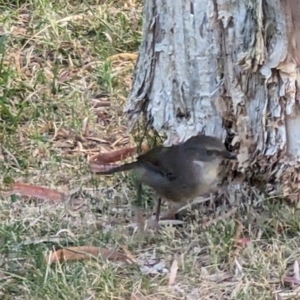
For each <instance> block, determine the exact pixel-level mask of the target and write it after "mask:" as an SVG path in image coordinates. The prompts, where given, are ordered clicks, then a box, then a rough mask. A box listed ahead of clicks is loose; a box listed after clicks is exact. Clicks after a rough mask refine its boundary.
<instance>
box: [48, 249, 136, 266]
mask: <svg viewBox="0 0 300 300" xmlns="http://www.w3.org/2000/svg"><path fill="white" fill-rule="evenodd" d="M99 255H101V256H102V258H104V259H108V260H111V261H119V262H124V263H134V261H133V260H132V259H130V258H129V257H128V256H126V255H124V254H122V253H121V252H118V251H114V250H110V249H107V248H98V247H93V246H81V247H69V248H65V249H59V250H57V251H54V252H53V251H51V253H50V254H49V255H47V256H46V257H45V262H46V263H50V264H51V263H54V262H62V261H73V260H76V261H77V260H84V259H88V258H91V257H98V256H99Z"/></svg>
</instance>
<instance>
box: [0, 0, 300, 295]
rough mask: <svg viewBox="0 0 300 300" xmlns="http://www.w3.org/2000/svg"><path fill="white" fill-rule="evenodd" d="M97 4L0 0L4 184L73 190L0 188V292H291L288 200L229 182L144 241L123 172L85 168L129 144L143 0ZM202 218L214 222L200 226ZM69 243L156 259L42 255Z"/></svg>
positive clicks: (294, 273) (295, 242) (293, 212)
mask: <svg viewBox="0 0 300 300" xmlns="http://www.w3.org/2000/svg"><path fill="white" fill-rule="evenodd" d="M99 3H100V4H99ZM99 3H97V1H49V0H44V1H36V0H29V1H19V2H11V1H7V2H3V1H0V12H1V13H0V24H2V25H0V51H1V52H0V121H1V131H0V142H1V145H2V147H1V152H0V179H1V182H2V187H3V188H4V187H5V185H6V183H9V182H11V181H15V182H23V183H32V184H36V185H41V186H45V187H50V188H55V189H57V190H60V191H63V192H68V191H72V190H73V189H74V188H77V190H76V191H75V192H74V193H73V195H72V198H71V201H70V202H69V203H68V204H63V203H58V204H51V203H49V202H38V201H36V200H32V199H31V200H30V199H26V198H24V197H20V196H17V195H12V196H5V194H4V193H3V194H2V196H1V203H0V206H1V207H0V220H1V223H0V257H1V260H0V295H1V299H190V300H192V299H299V297H300V296H299V295H298V294H297V293H298V291H299V288H298V286H299V280H300V278H299V276H300V274H299V270H298V265H297V261H298V260H299V257H300V251H299V244H300V237H299V224H300V214H299V213H298V211H297V209H296V208H291V207H287V206H286V205H285V204H282V203H281V202H280V201H278V200H274V199H273V200H272V199H263V198H261V197H259V196H257V195H249V194H246V195H243V193H241V191H237V192H236V195H235V196H234V197H233V194H231V197H229V200H230V201H229V200H228V201H226V202H225V203H223V204H222V205H219V206H216V207H215V208H214V209H212V208H211V207H208V206H205V205H203V204H202V206H200V209H199V210H194V211H193V212H192V213H190V214H188V215H187V216H186V219H185V221H186V222H185V224H183V225H181V226H177V227H176V226H166V227H163V228H162V230H161V231H160V233H156V234H154V233H151V232H150V233H149V234H148V235H147V236H146V237H144V239H140V238H139V236H138V235H137V234H135V233H132V231H130V229H129V228H128V227H126V226H127V225H128V222H130V221H131V220H132V216H131V209H130V203H131V201H132V199H133V198H134V197H135V193H134V189H133V185H132V184H131V181H130V180H129V181H128V180H127V179H126V177H125V176H124V175H118V176H114V177H113V178H112V177H109V178H108V177H105V178H99V177H98V178H93V179H90V178H89V177H88V176H87V175H90V172H89V170H88V167H87V157H88V156H89V155H92V154H94V153H97V152H99V151H109V150H110V149H115V148H122V147H124V146H125V145H129V144H132V138H131V137H130V136H128V135H127V133H126V127H125V124H126V122H125V121H126V120H124V116H123V115H122V107H123V105H124V102H125V101H126V97H127V94H128V91H129V90H130V87H131V75H132V71H133V67H134V63H135V61H134V58H135V54H136V52H137V50H138V45H139V42H140V38H141V4H140V3H139V2H138V1H134V0H131V1H130V0H128V1H106V2H105V1H99ZM121 53H123V55H117V54H121ZM146 197H150V198H151V194H149V195H148V194H147V195H146ZM241 203H243V205H241ZM233 208H235V211H234V213H233V214H231V215H230V216H229V217H227V218H225V219H224V218H222V217H220V216H222V215H224V213H225V214H226V213H227V214H228V212H229V213H230V212H232V209H233ZM218 217H219V219H218ZM204 218H206V219H207V221H209V220H211V219H212V218H216V219H217V220H219V221H217V222H215V223H212V222H209V223H210V225H209V226H208V227H207V228H204V227H203V226H202V223H203V219H204ZM57 233H59V237H60V239H59V240H57V238H54V236H55V235H56V234H57ZM244 237H246V238H249V239H250V242H248V243H247V244H246V245H244V246H243V245H240V243H239V242H240V241H241V239H242V238H244ZM45 240H48V241H46V242H45ZM69 245H73V246H74V245H75V246H76V245H78V246H79V245H93V246H99V247H107V248H110V249H115V250H119V249H121V247H122V246H124V245H125V246H126V248H127V249H129V251H130V252H131V253H132V255H133V256H134V257H135V258H136V259H138V260H139V261H142V262H146V261H148V262H149V260H156V261H157V262H159V263H158V264H154V267H153V269H152V270H151V269H150V273H147V272H146V271H145V268H138V267H133V266H124V265H122V264H117V263H112V262H106V261H105V260H103V259H101V258H99V259H98V260H90V261H87V260H86V261H80V262H67V263H63V264H56V265H53V266H48V265H47V264H45V262H44V260H43V259H44V255H45V252H47V251H48V250H51V249H52V248H53V247H54V246H55V247H57V246H69ZM174 261H175V263H174ZM172 262H173V263H174V266H175V268H174V270H173V271H172V276H174V278H173V281H174V284H172V285H171V286H168V282H169V277H168V274H167V273H165V272H164V270H165V271H170V269H171V265H172ZM176 263H177V264H178V270H177V273H176V271H175V270H176ZM175 275H176V276H175ZM285 276H289V277H293V281H294V282H295V285H292V284H289V283H286V281H288V279H286V278H285ZM297 295H298V296H297Z"/></svg>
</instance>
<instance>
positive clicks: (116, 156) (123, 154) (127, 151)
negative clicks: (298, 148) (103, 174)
mask: <svg viewBox="0 0 300 300" xmlns="http://www.w3.org/2000/svg"><path fill="white" fill-rule="evenodd" d="M136 150H137V149H136V147H131V148H124V149H120V150H116V151H111V152H106V153H98V154H96V155H93V156H92V157H91V158H90V163H95V164H96V163H98V164H109V163H113V162H116V161H120V160H123V159H125V158H127V157H129V156H133V155H134V154H136Z"/></svg>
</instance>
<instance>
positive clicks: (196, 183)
mask: <svg viewBox="0 0 300 300" xmlns="http://www.w3.org/2000/svg"><path fill="white" fill-rule="evenodd" d="M235 158H236V155H235V154H233V153H231V152H229V151H227V150H226V148H225V146H224V145H223V143H222V141H221V140H219V139H217V138H215V137H211V136H206V135H197V136H193V137H191V138H189V139H188V140H187V141H185V142H184V143H181V144H178V145H174V146H170V147H163V146H158V147H155V148H153V149H151V150H149V151H148V152H146V153H145V154H142V155H140V156H139V157H138V158H137V160H136V161H135V162H132V163H127V164H124V165H121V166H118V167H114V168H112V169H109V170H106V171H101V172H97V173H98V174H113V173H116V172H122V171H130V170H132V171H133V172H135V174H136V177H137V180H138V181H139V182H140V183H142V184H146V185H148V186H150V187H152V188H153V189H154V190H155V191H156V192H157V194H158V195H159V196H160V197H162V198H164V199H165V200H167V201H170V202H173V203H174V204H175V205H176V207H177V208H178V207H180V206H182V205H184V204H186V203H187V202H189V201H191V200H193V199H194V198H196V197H198V196H202V195H204V194H207V193H210V192H212V191H214V190H215V189H216V187H217V184H218V182H219V180H220V177H219V175H220V171H221V169H220V163H221V161H222V160H223V159H235ZM159 203H160V202H159ZM158 212H159V208H158ZM157 218H158V215H157Z"/></svg>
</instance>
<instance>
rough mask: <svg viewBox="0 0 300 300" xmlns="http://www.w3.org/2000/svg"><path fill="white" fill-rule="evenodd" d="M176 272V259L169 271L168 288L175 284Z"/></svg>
mask: <svg viewBox="0 0 300 300" xmlns="http://www.w3.org/2000/svg"><path fill="white" fill-rule="evenodd" d="M177 270H178V262H177V260H176V259H174V260H173V262H172V266H171V270H170V276H169V283H168V286H172V285H174V283H175V279H176V275H177Z"/></svg>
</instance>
